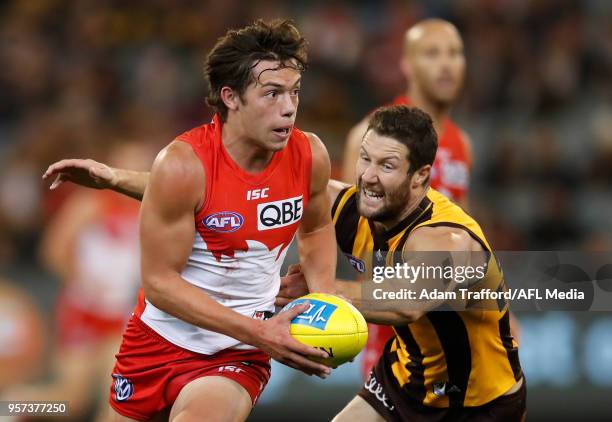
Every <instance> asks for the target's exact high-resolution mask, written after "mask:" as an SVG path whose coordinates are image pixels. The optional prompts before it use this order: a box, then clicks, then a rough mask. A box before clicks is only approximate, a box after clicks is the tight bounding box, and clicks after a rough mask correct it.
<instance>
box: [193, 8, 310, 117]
mask: <svg viewBox="0 0 612 422" xmlns="http://www.w3.org/2000/svg"><path fill="white" fill-rule="evenodd" d="M262 60H271V61H279V62H280V63H281V65H280V67H283V66H287V67H294V68H296V70H299V71H300V72H301V71H303V70H305V69H306V65H307V55H306V40H305V39H304V38H303V37H302V36H301V34H300V32H299V31H298V29H297V28H296V27H295V26H294V25H293V23H292V22H291V21H290V20H274V21H271V22H269V23H268V22H265V21H263V20H258V21H256V22H255V23H253V24H252V25H249V26H246V27H244V28H241V29H238V30H230V31H228V32H227V33H226V34H225V35H224V36H223V37H221V38H219V39H218V40H217V43H216V44H215V46H214V47H213V49H212V50H211V51H210V53H209V54H208V56H207V57H206V64H205V66H204V74H205V77H206V82H207V83H208V87H209V91H208V96H207V97H206V102H207V104H208V105H209V106H211V107H212V108H213V109H214V110H215V111H216V112H217V113H218V114H219V116H220V117H221V119H222V120H223V121H225V120H226V119H227V112H228V109H227V107H226V105H225V104H224V103H223V100H222V99H221V89H222V88H223V87H226V86H227V87H230V88H231V89H233V90H235V91H236V92H237V93H238V95H239V96H240V97H242V94H244V92H245V91H246V89H247V87H248V86H249V84H250V83H251V82H252V81H253V80H254V78H253V75H252V74H251V73H252V72H251V70H252V69H253V68H254V67H255V66H257V63H259V62H260V61H262ZM288 62H291V63H288Z"/></svg>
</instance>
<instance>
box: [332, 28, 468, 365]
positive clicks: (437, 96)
mask: <svg viewBox="0 0 612 422" xmlns="http://www.w3.org/2000/svg"><path fill="white" fill-rule="evenodd" d="M400 69H401V71H402V73H403V74H404V76H405V77H406V80H407V82H408V88H407V91H406V93H404V94H402V95H399V96H397V97H396V98H395V99H394V100H393V101H392V102H391V104H396V105H401V104H404V105H411V106H414V107H418V108H420V109H421V110H424V111H426V112H427V113H428V114H429V115H430V116H431V118H432V120H433V122H434V128H435V129H436V132H437V133H438V142H439V145H438V152H437V154H436V159H435V161H434V164H433V167H432V170H431V187H432V188H434V189H436V190H438V191H439V192H441V193H442V194H444V195H446V196H448V197H449V198H450V199H452V200H453V201H455V202H456V203H458V204H459V205H461V206H462V207H463V208H464V209H467V205H468V195H467V194H468V187H469V173H470V168H471V166H472V156H471V148H470V139H469V137H468V136H467V134H466V133H465V132H464V131H463V130H461V129H460V128H459V127H457V126H456V125H455V124H454V123H453V122H452V121H451V120H450V118H449V113H450V108H451V106H452V104H453V103H454V102H455V100H456V99H457V96H458V95H459V92H460V91H461V88H462V86H463V80H464V75H465V56H464V53H463V41H462V40H461V35H460V34H459V31H457V28H456V27H455V26H454V25H453V24H452V23H450V22H447V21H444V20H441V19H427V20H424V21H421V22H419V23H417V24H415V25H414V26H412V27H411V28H409V29H408V30H407V31H406V35H405V39H404V51H403V54H402V58H401V61H400ZM368 120H369V116H366V117H365V118H364V119H363V120H362V121H361V122H359V123H358V124H357V125H355V126H354V127H353V128H352V129H351V131H350V132H349V135H348V137H347V141H346V145H345V150H344V159H343V175H342V178H343V180H344V181H345V182H347V183H354V182H355V163H356V162H357V160H358V158H359V148H360V146H361V142H362V140H363V136H364V134H365V131H366V129H367V127H368ZM368 330H369V335H368V343H367V344H366V346H365V348H364V351H363V353H362V355H363V358H362V371H363V375H364V377H367V376H368V374H369V373H370V369H371V368H372V366H373V365H374V364H375V363H376V362H377V361H378V358H379V357H380V354H381V353H382V350H383V347H384V346H385V343H386V342H387V341H388V340H389V339H390V338H391V337H392V336H393V330H391V328H390V327H387V326H383V325H376V324H368Z"/></svg>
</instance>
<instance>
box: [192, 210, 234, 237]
mask: <svg viewBox="0 0 612 422" xmlns="http://www.w3.org/2000/svg"><path fill="white" fill-rule="evenodd" d="M202 222H203V223H204V225H205V226H206V228H208V229H209V230H212V231H214V232H222V233H229V232H235V231H236V230H238V229H239V228H240V227H242V223H244V218H243V217H242V216H241V215H240V214H238V213H237V212H232V211H221V212H216V213H214V214H210V215H207V216H206V217H204V220H203V221H202Z"/></svg>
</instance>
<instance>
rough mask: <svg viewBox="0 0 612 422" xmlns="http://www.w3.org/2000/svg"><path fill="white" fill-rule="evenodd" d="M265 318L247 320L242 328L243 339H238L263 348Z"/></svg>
mask: <svg viewBox="0 0 612 422" xmlns="http://www.w3.org/2000/svg"><path fill="white" fill-rule="evenodd" d="M263 323H264V322H263V320H260V319H251V318H249V320H248V321H247V323H246V324H245V326H244V327H243V330H242V335H241V337H243V338H242V339H238V340H240V341H242V342H243V343H246V344H250V345H251V346H255V347H257V348H261V338H262V333H263V330H264V326H263Z"/></svg>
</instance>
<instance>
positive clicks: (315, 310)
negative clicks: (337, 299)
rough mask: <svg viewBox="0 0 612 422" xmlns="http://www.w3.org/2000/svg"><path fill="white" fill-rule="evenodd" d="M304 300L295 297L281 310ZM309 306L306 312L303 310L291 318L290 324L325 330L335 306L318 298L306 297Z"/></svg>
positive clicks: (304, 300) (285, 309) (286, 309)
mask: <svg viewBox="0 0 612 422" xmlns="http://www.w3.org/2000/svg"><path fill="white" fill-rule="evenodd" d="M304 302H306V299H297V300H294V301H293V302H291V304H290V305H287V306H286V307H285V308H283V311H288V310H289V309H291V308H293V307H294V306H296V305H299V304H301V303H304ZM308 302H309V303H310V307H309V308H308V310H307V311H306V312H303V313H301V314H299V315H298V316H296V317H295V318H293V319H292V320H291V324H299V325H309V326H311V327H314V328H317V329H319V330H325V327H326V326H327V322H328V321H329V318H330V317H331V316H332V314H333V313H334V311H335V310H336V308H337V306H336V305H332V304H331V303H326V302H321V301H319V300H314V299H308Z"/></svg>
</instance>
